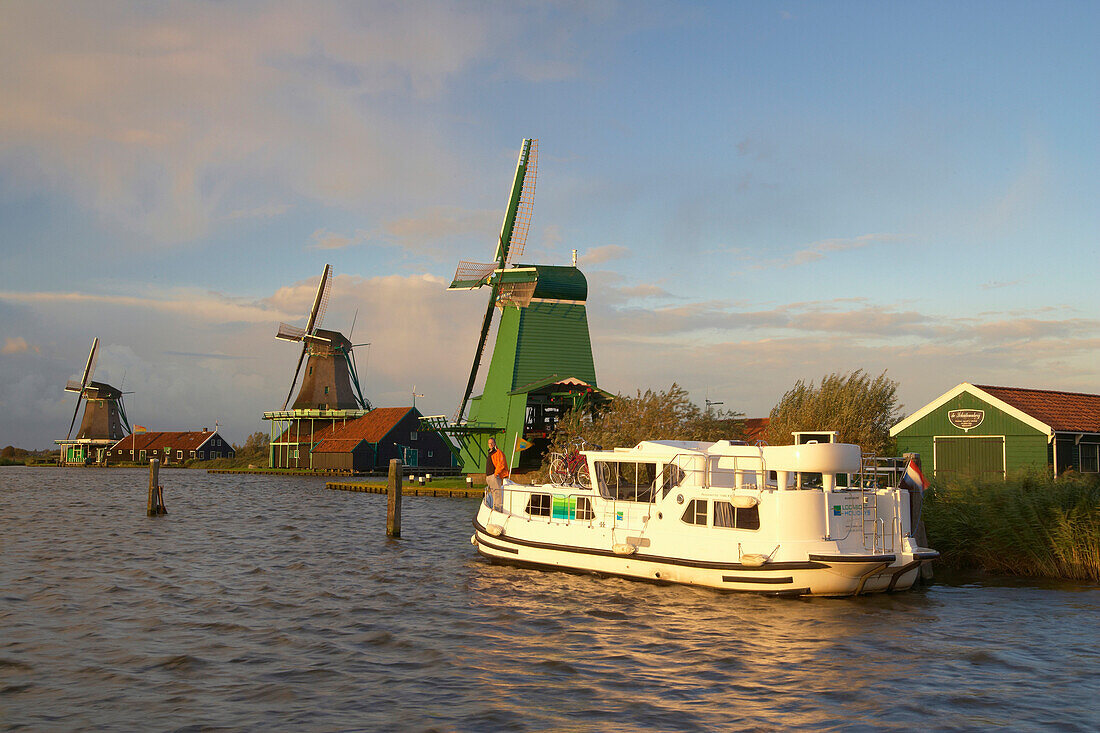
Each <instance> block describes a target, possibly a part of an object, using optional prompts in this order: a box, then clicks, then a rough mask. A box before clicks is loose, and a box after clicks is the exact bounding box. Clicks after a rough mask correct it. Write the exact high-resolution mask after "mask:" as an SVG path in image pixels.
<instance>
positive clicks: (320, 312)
mask: <svg viewBox="0 0 1100 733" xmlns="http://www.w3.org/2000/svg"><path fill="white" fill-rule="evenodd" d="M330 282H332V265H325V269H324V270H323V271H322V272H321V282H319V283H318V284H317V294H316V295H315V296H313V307H312V308H310V309H309V318H307V319H306V327H305V328H299V327H298V326H291V325H290V324H289V323H280V324H279V330H278V331H277V332H276V333H275V338H277V339H282V340H283V341H302V342H303V343H302V353H301V355H300V356H299V357H298V366H296V367H295V368H294V379H292V380H291V382H290V391H289V392H287V395H286V401H285V402H283V409H284V410H285V409H286V406H287V405H289V404H290V398H291V397H293V396H294V386H295V385H296V384H298V374H299V373H300V372H301V371H302V363H303V362H304V361H305V358H306V352H307V351H309V343H308V342H309V340H311V339H316V340H320V341H327V340H328V339H325V338H321V337H318V336H317V335H316V331H317V329H318V328H320V326H321V322H322V321H323V320H324V319H325V310H326V309H327V308H328V292H329V283H330Z"/></svg>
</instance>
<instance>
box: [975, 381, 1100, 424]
mask: <svg viewBox="0 0 1100 733" xmlns="http://www.w3.org/2000/svg"><path fill="white" fill-rule="evenodd" d="M974 386H975V387H977V388H978V389H980V390H982V391H983V392H987V393H989V394H990V395H992V396H994V397H996V398H997V399H999V400H1001V401H1002V402H1007V403H1008V404H1010V405H1012V406H1013V407H1015V408H1016V409H1017V410H1019V411H1020V412H1025V413H1027V414H1028V415H1031V416H1032V417H1034V418H1035V419H1036V420H1041V421H1042V422H1044V423H1046V424H1047V425H1049V426H1050V427H1051V428H1053V429H1054V430H1057V431H1059V432H1071V433H1100V395H1095V394H1082V393H1080V392H1056V391H1053V390H1046V389H1022V388H1020V387H993V386H989V385H985V384H975V385H974Z"/></svg>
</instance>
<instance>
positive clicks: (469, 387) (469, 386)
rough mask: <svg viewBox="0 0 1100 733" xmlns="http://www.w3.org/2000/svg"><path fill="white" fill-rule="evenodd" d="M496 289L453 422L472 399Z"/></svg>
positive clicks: (482, 323)
mask: <svg viewBox="0 0 1100 733" xmlns="http://www.w3.org/2000/svg"><path fill="white" fill-rule="evenodd" d="M496 301H497V299H496V291H495V290H494V291H492V292H490V293H489V307H488V308H486V309H485V318H484V320H482V322H481V336H479V337H478V340H477V351H476V352H474V364H473V366H472V367H471V368H470V378H469V380H467V382H466V391H465V392H463V393H462V402H460V403H459V404H458V411H457V412H456V413H455V416H454V420H453V422H455V423H457V422H459V421H461V420H462V414H463V413H464V412H466V403H468V402H469V401H470V394H471V393H472V392H473V391H474V382H476V381H477V373H478V370H479V369H480V368H481V357H482V355H483V354H484V353H485V341H486V339H488V337H489V327H490V326H491V325H492V324H493V311H494V310H495V306H496Z"/></svg>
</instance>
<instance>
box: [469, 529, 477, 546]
mask: <svg viewBox="0 0 1100 733" xmlns="http://www.w3.org/2000/svg"><path fill="white" fill-rule="evenodd" d="M470 544H471V545H473V546H474V547H477V533H476V532H475V533H474V534H472V535H470Z"/></svg>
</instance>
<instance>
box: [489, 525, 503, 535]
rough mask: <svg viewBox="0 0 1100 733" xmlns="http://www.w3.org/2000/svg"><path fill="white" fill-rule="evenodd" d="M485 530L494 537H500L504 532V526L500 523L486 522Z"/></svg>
mask: <svg viewBox="0 0 1100 733" xmlns="http://www.w3.org/2000/svg"><path fill="white" fill-rule="evenodd" d="M485 531H486V532H488V533H489V534H491V535H492V536H494V537H500V536H501V535H502V534H504V527H501V526H500V525H499V524H486V525H485Z"/></svg>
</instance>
